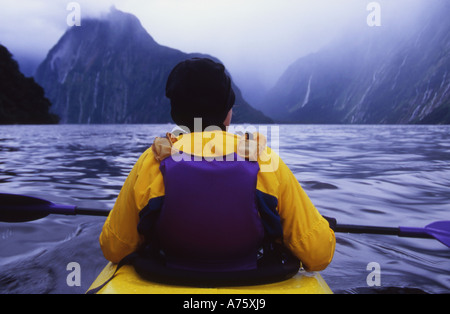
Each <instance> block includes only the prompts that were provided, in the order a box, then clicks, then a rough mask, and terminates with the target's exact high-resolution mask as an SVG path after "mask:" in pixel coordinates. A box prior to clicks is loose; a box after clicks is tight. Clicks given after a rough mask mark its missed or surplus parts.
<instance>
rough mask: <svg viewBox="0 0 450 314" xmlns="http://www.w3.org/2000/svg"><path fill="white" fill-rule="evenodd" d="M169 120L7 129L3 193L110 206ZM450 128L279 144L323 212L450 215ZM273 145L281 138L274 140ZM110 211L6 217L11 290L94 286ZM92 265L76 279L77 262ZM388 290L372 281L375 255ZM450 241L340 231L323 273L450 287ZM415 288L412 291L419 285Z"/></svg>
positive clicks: (1, 133)
mask: <svg viewBox="0 0 450 314" xmlns="http://www.w3.org/2000/svg"><path fill="white" fill-rule="evenodd" d="M172 128H173V126H170V125H146V126H143V125H135V126H83V125H80V126H76V125H58V126H7V127H0V192H1V193H14V194H24V195H32V196H36V197H41V198H44V199H48V200H50V201H52V202H55V203H62V204H73V205H78V206H83V207H93V208H100V209H109V208H111V207H112V206H113V205H114V202H115V199H116V197H117V195H118V193H119V190H120V188H121V186H122V184H123V182H124V180H125V178H126V177H127V175H128V173H129V171H130V170H131V168H132V167H133V165H134V163H135V162H136V160H137V159H138V158H139V156H140V155H141V153H142V152H144V151H145V150H146V149H147V148H148V147H150V145H151V144H152V142H153V139H154V137H156V136H161V135H162V134H165V133H166V132H168V131H171V130H172ZM449 140H450V127H449V126H423V127H422V126H295V125H292V126H280V141H279V144H280V148H279V153H280V155H281V157H282V158H283V160H284V161H285V162H286V164H287V165H288V166H289V167H290V169H291V170H292V171H293V173H294V174H295V176H296V177H297V178H298V179H299V181H300V183H301V184H302V186H303V187H304V189H305V190H306V192H307V193H308V195H309V197H310V198H311V199H312V201H313V203H314V204H315V205H316V207H317V208H318V209H319V211H320V212H321V213H322V214H323V215H326V216H330V217H335V218H337V219H338V222H340V223H343V224H363V225H367V224H370V225H378V226H392V227H397V226H400V225H402V226H410V227H424V226H425V225H427V224H429V223H431V222H434V221H438V220H450V211H449V203H450V202H449V201H450V193H449V192H450V191H449V187H450V144H449V143H450V141H449ZM269 143H270V141H269ZM103 222H104V219H103V218H93V217H65V216H49V217H47V218H45V219H42V220H40V221H36V222H30V223H24V224H5V223H0V293H84V292H85V291H86V290H87V289H88V287H89V286H90V284H91V283H92V282H93V280H94V279H95V277H96V276H97V275H98V274H99V273H100V271H101V269H102V268H103V267H104V266H105V265H106V260H104V258H103V256H102V253H101V251H100V246H99V244H98V236H99V234H100V232H101V228H102V225H103ZM71 262H77V263H79V264H80V266H81V271H82V282H81V284H82V286H81V287H68V286H67V284H66V278H67V276H68V274H69V272H68V271H67V270H66V266H67V265H68V264H69V263H71ZM372 262H376V263H378V264H380V266H381V287H379V288H376V289H375V288H371V287H368V286H367V283H366V279H367V276H368V275H369V271H367V270H366V268H367V265H368V264H369V263H372ZM449 269H450V250H449V249H448V248H447V247H445V246H443V245H442V244H440V243H439V242H437V241H434V240H417V239H400V238H397V237H388V236H369V235H347V234H337V249H336V254H335V258H334V260H333V262H332V264H331V265H330V267H329V268H328V269H327V270H326V271H325V272H323V277H324V278H325V280H326V281H327V282H328V283H329V285H330V287H331V288H332V289H333V291H335V292H337V293H375V292H394V293H396V292H418V291H420V292H428V293H448V292H450V273H449V271H448V270H449ZM411 289H413V290H411Z"/></svg>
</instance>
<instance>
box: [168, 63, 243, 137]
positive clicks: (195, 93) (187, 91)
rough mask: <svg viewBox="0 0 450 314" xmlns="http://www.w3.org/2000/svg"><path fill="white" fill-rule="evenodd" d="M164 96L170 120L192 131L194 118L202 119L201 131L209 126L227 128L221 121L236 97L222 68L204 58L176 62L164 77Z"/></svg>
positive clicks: (218, 64) (229, 79)
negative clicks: (169, 104) (169, 108)
mask: <svg viewBox="0 0 450 314" xmlns="http://www.w3.org/2000/svg"><path fill="white" fill-rule="evenodd" d="M166 96H167V97H168V98H169V99H170V101H171V107H172V110H171V115H172V119H173V121H174V122H175V123H176V124H178V125H180V126H181V125H182V126H186V127H188V128H189V129H190V130H191V131H194V119H195V118H202V128H203V129H202V130H201V131H203V130H204V129H205V128H207V127H211V126H218V127H219V128H221V129H222V130H226V128H225V126H224V125H223V122H224V121H225V119H226V117H227V115H228V112H229V111H230V110H231V109H232V108H233V106H234V103H235V100H236V96H235V94H234V91H233V88H232V83H231V78H230V77H229V76H228V74H227V73H226V70H225V67H224V66H223V65H222V64H220V63H216V62H214V61H212V60H210V59H207V58H194V59H189V60H186V61H183V62H181V63H179V64H178V65H177V66H176V67H175V68H174V69H173V70H172V72H171V73H170V75H169V79H168V80H167V86H166ZM195 131H200V130H195Z"/></svg>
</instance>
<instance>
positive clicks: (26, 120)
mask: <svg viewBox="0 0 450 314" xmlns="http://www.w3.org/2000/svg"><path fill="white" fill-rule="evenodd" d="M50 106H51V103H50V101H49V100H48V99H46V98H45V97H44V90H43V89H42V87H41V86H39V85H38V84H37V83H36V82H35V81H34V79H33V78H27V77H25V76H24V75H23V74H22V73H21V72H20V70H19V65H18V64H17V62H16V61H15V60H14V59H13V57H12V55H11V53H10V52H9V50H8V49H7V48H6V47H4V46H2V45H0V124H54V123H58V117H56V116H55V115H52V114H49V108H50Z"/></svg>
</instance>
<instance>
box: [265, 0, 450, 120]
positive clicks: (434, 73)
mask: <svg viewBox="0 0 450 314" xmlns="http://www.w3.org/2000/svg"><path fill="white" fill-rule="evenodd" d="M433 4H437V5H436V6H432V5H430V6H429V8H428V9H427V10H425V11H423V12H422V13H421V15H420V18H418V19H416V20H415V21H414V23H412V24H408V25H407V26H405V25H404V27H403V28H401V29H400V28H397V29H396V28H394V27H390V26H392V25H387V26H382V27H375V28H369V27H367V28H366V29H365V30H364V31H363V32H353V33H352V32H349V33H348V34H347V37H345V38H344V39H343V40H341V41H338V42H336V43H333V44H331V45H329V46H328V47H326V48H325V49H322V50H321V51H319V52H317V53H314V54H311V55H309V56H306V57H303V58H300V59H299V60H298V61H296V62H295V63H294V64H293V65H291V67H290V68H289V69H287V71H286V72H285V73H284V75H283V76H282V77H281V78H280V80H279V82H278V83H277V85H276V86H275V87H274V88H273V89H272V90H271V91H270V92H269V93H268V95H267V96H266V98H265V100H264V103H263V105H262V106H261V108H263V111H264V113H266V114H268V115H270V116H271V117H273V118H274V119H275V120H278V121H284V122H289V123H361V124H370V123H373V124H378V123H384V124H397V123H433V124H442V123H450V19H449V18H448V12H450V10H449V9H450V3H449V2H448V1H439V0H437V1H435V2H433Z"/></svg>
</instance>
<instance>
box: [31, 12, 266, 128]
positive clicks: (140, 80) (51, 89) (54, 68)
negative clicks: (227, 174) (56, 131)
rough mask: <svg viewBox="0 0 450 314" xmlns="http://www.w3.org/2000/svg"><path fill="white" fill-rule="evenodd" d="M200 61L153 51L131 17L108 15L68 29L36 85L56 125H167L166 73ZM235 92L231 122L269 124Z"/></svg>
mask: <svg viewBox="0 0 450 314" xmlns="http://www.w3.org/2000/svg"><path fill="white" fill-rule="evenodd" d="M201 56H204V55H200V54H185V53H183V52H181V51H178V50H175V49H172V48H168V47H164V46H161V45H159V44H158V43H156V42H155V40H154V39H153V38H152V37H151V36H150V35H149V34H148V33H147V32H146V30H145V29H144V28H143V27H142V25H141V23H140V21H139V20H138V19H137V18H136V17H135V16H133V15H131V14H126V13H123V12H121V11H118V10H116V9H112V10H111V12H110V13H109V15H108V16H107V17H106V18H105V19H101V20H100V19H91V20H87V19H86V20H83V24H82V26H81V27H73V28H71V29H69V30H68V31H67V32H66V33H65V35H64V36H63V37H62V38H61V39H60V41H59V42H58V43H57V45H56V46H55V47H54V48H53V49H52V50H51V51H50V52H49V54H48V56H47V58H46V59H45V61H44V62H43V63H42V64H41V65H40V66H39V68H38V70H37V72H36V80H37V81H38V82H39V83H40V84H41V85H42V86H43V87H44V89H45V91H46V95H47V96H48V97H49V99H50V100H51V101H52V103H53V104H54V108H53V112H55V113H56V114H58V115H59V116H60V117H61V122H62V123H119V124H120V123H168V122H171V121H172V120H171V118H170V105H169V101H168V99H167V98H166V97H165V84H166V81H167V78H168V76H169V73H170V71H171V70H172V69H173V67H174V66H175V65H176V64H178V63H179V62H181V61H182V60H185V59H188V58H192V57H201ZM205 57H207V56H205ZM211 58H212V57H211ZM212 59H214V58H212ZM235 90H236V94H237V101H236V107H235V112H234V122H236V123H241V122H249V123H270V122H272V120H271V119H269V118H267V117H266V116H264V114H262V113H261V112H259V111H257V110H255V109H253V108H252V107H250V105H249V104H248V103H247V102H245V100H244V99H243V98H242V96H241V93H240V91H239V89H238V88H237V87H236V86H235Z"/></svg>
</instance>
